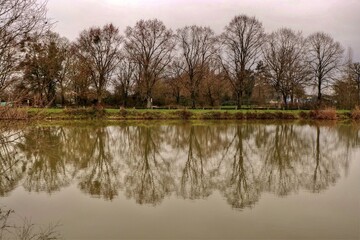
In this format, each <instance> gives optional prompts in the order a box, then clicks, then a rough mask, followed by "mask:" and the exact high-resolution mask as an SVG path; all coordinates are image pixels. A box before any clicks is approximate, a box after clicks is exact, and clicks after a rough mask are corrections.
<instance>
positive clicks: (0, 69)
mask: <svg viewBox="0 0 360 240" xmlns="http://www.w3.org/2000/svg"><path fill="white" fill-rule="evenodd" d="M46 26H50V24H49V23H48V20H47V19H46V1H41V0H40V1H38V0H0V94H1V93H2V92H3V91H4V90H5V89H6V88H7V87H8V86H9V85H10V84H11V83H12V77H11V76H12V74H13V73H14V71H15V70H16V67H17V63H18V62H19V60H20V59H21V57H22V55H21V54H20V52H19V51H18V50H19V48H21V47H22V46H23V45H24V43H25V42H26V41H27V40H28V36H29V35H30V34H34V32H41V31H42V30H43V29H44V28H45V27H46Z"/></svg>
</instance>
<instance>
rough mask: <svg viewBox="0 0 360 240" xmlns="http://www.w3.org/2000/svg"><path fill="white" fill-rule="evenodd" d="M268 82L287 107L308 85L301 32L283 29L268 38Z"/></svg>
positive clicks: (266, 48) (265, 46) (265, 55)
mask: <svg viewBox="0 0 360 240" xmlns="http://www.w3.org/2000/svg"><path fill="white" fill-rule="evenodd" d="M263 53H264V62H265V65H266V70H265V71H266V74H267V81H268V82H269V83H270V85H271V86H272V87H274V89H275V90H276V91H277V92H278V93H279V94H281V96H282V99H283V102H284V104H285V107H287V105H288V99H289V98H291V100H292V101H293V100H294V95H295V93H296V92H297V91H301V90H302V89H303V87H304V84H305V83H306V80H307V76H308V74H309V71H308V70H307V65H306V64H305V61H304V60H305V44H304V39H303V37H302V34H301V32H297V33H296V32H294V31H293V30H291V29H288V28H282V29H280V30H278V31H276V32H273V33H272V34H270V35H269V36H268V37H267V40H266V43H265V44H264V47H263Z"/></svg>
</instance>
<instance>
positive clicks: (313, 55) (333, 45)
mask: <svg viewBox="0 0 360 240" xmlns="http://www.w3.org/2000/svg"><path fill="white" fill-rule="evenodd" d="M307 41H308V44H309V51H308V57H309V59H308V61H309V65H310V67H311V70H312V75H313V84H314V86H315V87H316V89H317V95H318V96H317V101H318V105H319V106H320V105H321V104H322V100H323V97H322V94H323V91H324V89H326V88H327V87H329V86H330V85H331V83H333V80H334V78H335V77H336V74H337V73H338V70H339V69H340V66H341V61H342V58H343V53H344V49H343V48H342V47H341V45H340V43H339V42H336V41H335V40H334V39H333V38H332V37H331V36H330V35H329V34H326V33H322V32H317V33H314V34H312V35H310V36H309V37H308V39H307Z"/></svg>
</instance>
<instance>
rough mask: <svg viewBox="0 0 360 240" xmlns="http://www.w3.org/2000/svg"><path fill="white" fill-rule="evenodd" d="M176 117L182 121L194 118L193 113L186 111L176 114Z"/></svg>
mask: <svg viewBox="0 0 360 240" xmlns="http://www.w3.org/2000/svg"><path fill="white" fill-rule="evenodd" d="M174 113H175V115H176V116H178V117H179V118H180V119H183V120H188V119H190V118H191V117H192V116H193V113H192V112H190V111H188V110H186V109H184V110H179V111H175V112H174Z"/></svg>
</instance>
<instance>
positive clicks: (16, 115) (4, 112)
mask: <svg viewBox="0 0 360 240" xmlns="http://www.w3.org/2000/svg"><path fill="white" fill-rule="evenodd" d="M28 118H29V114H28V111H27V109H23V108H11V107H0V119H3V120H25V119H28Z"/></svg>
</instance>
